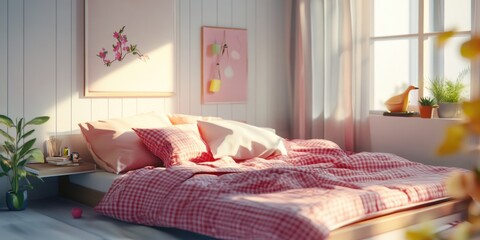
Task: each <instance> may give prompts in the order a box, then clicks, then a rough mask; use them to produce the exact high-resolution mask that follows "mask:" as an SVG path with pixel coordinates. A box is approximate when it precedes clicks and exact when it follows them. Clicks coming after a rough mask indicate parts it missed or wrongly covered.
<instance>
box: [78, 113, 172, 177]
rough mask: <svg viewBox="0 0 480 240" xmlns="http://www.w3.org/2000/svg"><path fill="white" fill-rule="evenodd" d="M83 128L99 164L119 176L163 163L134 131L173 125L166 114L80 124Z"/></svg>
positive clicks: (86, 139) (147, 114)
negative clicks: (135, 129) (136, 128)
mask: <svg viewBox="0 0 480 240" xmlns="http://www.w3.org/2000/svg"><path fill="white" fill-rule="evenodd" d="M79 126H80V130H81V131H82V134H83V137H84V139H85V141H86V145H87V148H88V150H89V151H90V153H91V154H92V157H93V159H94V160H95V163H96V164H97V165H99V167H101V168H102V169H104V170H105V171H108V172H112V173H116V174H119V173H124V172H127V171H129V170H133V169H137V168H142V167H145V166H159V165H161V161H160V160H159V159H158V158H157V157H156V156H155V155H153V154H152V153H151V152H150V151H149V150H148V149H147V148H146V147H145V146H144V145H143V143H142V141H141V140H140V138H138V136H137V135H136V134H135V132H134V131H133V130H132V128H134V127H139V128H160V127H168V126H172V124H171V123H170V120H169V119H168V117H167V116H166V114H164V113H157V112H150V113H143V114H138V115H135V116H131V117H125V118H121V119H109V120H100V121H92V122H86V123H80V124H79Z"/></svg>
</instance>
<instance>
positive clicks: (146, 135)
mask: <svg viewBox="0 0 480 240" xmlns="http://www.w3.org/2000/svg"><path fill="white" fill-rule="evenodd" d="M133 130H134V131H135V132H136V133H137V135H138V136H139V137H140V139H142V141H143V143H144V144H145V146H147V148H148V149H149V150H150V151H151V152H152V153H153V154H155V155H156V156H157V157H159V158H160V159H162V161H163V163H164V164H165V167H171V166H175V165H181V164H188V163H190V162H194V163H199V162H207V161H213V160H214V159H213V157H212V154H211V153H210V152H209V151H208V149H207V145H206V144H205V142H203V140H202V138H201V137H200V134H199V132H198V128H197V126H196V125H194V124H183V125H176V126H172V127H167V128H158V129H140V128H134V129H133Z"/></svg>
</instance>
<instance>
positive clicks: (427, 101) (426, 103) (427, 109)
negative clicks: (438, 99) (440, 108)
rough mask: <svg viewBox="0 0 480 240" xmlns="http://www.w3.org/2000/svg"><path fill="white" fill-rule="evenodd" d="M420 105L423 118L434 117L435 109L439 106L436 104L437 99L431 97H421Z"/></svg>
mask: <svg viewBox="0 0 480 240" xmlns="http://www.w3.org/2000/svg"><path fill="white" fill-rule="evenodd" d="M418 103H419V104H420V106H419V107H418V108H419V110H420V117H421V118H432V112H433V109H434V108H436V107H437V105H435V99H433V98H430V97H421V98H420V100H418Z"/></svg>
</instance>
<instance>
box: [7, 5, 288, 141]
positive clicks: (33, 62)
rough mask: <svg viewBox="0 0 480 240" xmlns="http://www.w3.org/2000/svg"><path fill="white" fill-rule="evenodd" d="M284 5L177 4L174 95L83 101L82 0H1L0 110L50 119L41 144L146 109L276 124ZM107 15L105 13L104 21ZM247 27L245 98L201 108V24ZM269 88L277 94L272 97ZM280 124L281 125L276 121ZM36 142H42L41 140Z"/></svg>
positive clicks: (281, 97)
mask: <svg viewBox="0 0 480 240" xmlns="http://www.w3.org/2000/svg"><path fill="white" fill-rule="evenodd" d="M284 5H285V1H284V0H267V1H255V0H222V1H219V0H201V1H199V0H179V1H176V15H177V16H176V21H175V22H173V23H172V24H174V25H175V26H176V30H175V31H176V34H175V35H176V38H177V39H176V40H175V51H176V56H177V57H176V64H175V67H176V70H175V73H176V78H175V79H176V80H175V83H176V84H175V90H176V92H175V96H174V97H172V98H98V99H91V98H85V97H83V87H84V86H83V85H84V84H83V80H84V20H85V19H84V1H82V0H79V1H77V0H45V1H35V0H19V1H13V0H10V1H9V0H0V20H1V21H0V53H1V54H0V70H1V71H0V113H2V114H8V115H10V116H13V117H17V116H19V117H21V116H25V117H27V118H30V117H33V116H37V115H44V114H47V115H49V116H51V121H50V122H49V123H47V124H45V125H42V126H40V127H39V130H38V136H39V139H45V138H46V137H48V136H49V135H64V134H70V133H72V132H73V133H78V123H81V122H86V121H91V120H98V119H107V118H118V117H123V116H130V115H133V114H137V113H140V112H146V111H165V112H179V113H186V114H193V115H213V116H220V117H223V118H226V119H235V120H240V121H246V122H249V123H251V124H256V125H261V126H270V127H277V126H275V125H276V124H277V123H278V121H277V120H278V119H280V118H283V117H284V116H281V115H282V113H281V112H280V108H279V107H275V106H276V103H277V102H281V103H283V102H285V101H286V100H285V98H284V96H286V95H287V94H286V87H279V86H278V85H281V84H284V82H285V81H284V79H285V76H284V75H283V74H284V71H283V70H284V69H285V66H281V67H278V66H277V65H278V64H281V63H283V62H282V59H285V56H286V55H285V53H284V51H278V50H277V49H281V47H282V46H283V44H284V42H285V41H284V39H283V37H284V36H282V34H283V33H284V30H283V28H284V25H283V24H282V22H281V21H279V20H281V19H282V18H283V12H282V11H281V10H282V9H284V7H285V6H284ZM105 17H108V13H106V16H105ZM202 26H221V27H236V28H246V29H247V32H248V46H249V48H248V55H249V56H248V57H249V65H248V71H249V73H248V85H249V92H248V101H247V102H246V103H235V104H231V103H225V104H208V105H205V104H202V102H201V48H200V41H201V27H202ZM270 89H275V91H274V93H272V92H271V91H270ZM279 127H282V128H283V127H284V126H283V124H281V122H280V125H279ZM38 144H41V143H38Z"/></svg>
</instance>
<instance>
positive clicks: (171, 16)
mask: <svg viewBox="0 0 480 240" xmlns="http://www.w3.org/2000/svg"><path fill="white" fill-rule="evenodd" d="M174 23H175V0H140V1H139V0H102V1H98V0H85V92H84V94H85V96H86V97H166V96H171V95H173V93H174V88H175V86H174V84H175V49H174V43H175V29H174V28H175V24H174Z"/></svg>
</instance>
